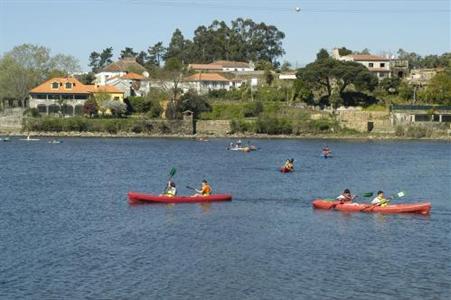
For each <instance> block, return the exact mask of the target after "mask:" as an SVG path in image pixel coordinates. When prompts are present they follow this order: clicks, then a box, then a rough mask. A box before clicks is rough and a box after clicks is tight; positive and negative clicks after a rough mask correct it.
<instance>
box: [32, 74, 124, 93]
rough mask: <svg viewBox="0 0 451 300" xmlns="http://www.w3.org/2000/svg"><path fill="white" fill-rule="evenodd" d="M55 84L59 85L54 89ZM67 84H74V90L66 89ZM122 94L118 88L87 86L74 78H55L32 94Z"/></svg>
mask: <svg viewBox="0 0 451 300" xmlns="http://www.w3.org/2000/svg"><path fill="white" fill-rule="evenodd" d="M53 83H57V84H58V87H57V88H52V85H53ZM66 83H72V88H70V89H68V88H66ZM99 92H106V93H121V94H123V92H122V91H121V90H119V89H118V88H116V87H114V86H111V85H100V86H99V85H87V84H83V83H81V82H80V81H78V80H77V79H76V78H74V77H55V78H52V79H49V80H47V81H45V82H44V83H41V84H40V85H38V86H37V87H35V88H33V89H32V90H31V91H30V93H39V94H40V93H46V94H91V93H99Z"/></svg>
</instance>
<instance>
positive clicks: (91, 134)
mask: <svg viewBox="0 0 451 300" xmlns="http://www.w3.org/2000/svg"><path fill="white" fill-rule="evenodd" d="M28 135H29V136H32V137H51V138H64V137H80V138H172V139H173V138H179V139H204V140H205V139H216V138H218V139H245V140H248V139H250V140H256V139H325V140H326V139H334V140H431V141H434V140H438V141H451V136H449V135H436V136H435V135H434V136H432V137H422V138H415V137H406V136H396V135H395V134H382V133H378V134H374V133H371V134H370V133H354V134H332V133H330V134H302V135H269V134H226V135H222V134H214V135H203V134H202V135H200V134H194V135H187V134H148V133H132V132H117V133H114V134H112V133H106V132H74V131H66V132H33V131H30V132H27V133H24V132H7V133H2V132H0V137H26V136H28Z"/></svg>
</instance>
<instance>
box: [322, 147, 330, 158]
mask: <svg viewBox="0 0 451 300" xmlns="http://www.w3.org/2000/svg"><path fill="white" fill-rule="evenodd" d="M330 153H331V151H330V149H329V147H328V146H327V145H326V146H324V147H323V156H324V157H326V158H327V157H328V156H329V155H330Z"/></svg>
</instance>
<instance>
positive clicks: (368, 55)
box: [349, 54, 390, 61]
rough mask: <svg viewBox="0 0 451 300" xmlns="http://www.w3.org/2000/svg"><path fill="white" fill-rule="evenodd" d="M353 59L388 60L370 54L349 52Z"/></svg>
mask: <svg viewBox="0 0 451 300" xmlns="http://www.w3.org/2000/svg"><path fill="white" fill-rule="evenodd" d="M349 56H350V57H352V59H353V60H354V61H389V60H390V59H388V58H385V57H382V56H378V55H372V54H351V55H349Z"/></svg>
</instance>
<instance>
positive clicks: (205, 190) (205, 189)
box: [201, 184, 211, 196]
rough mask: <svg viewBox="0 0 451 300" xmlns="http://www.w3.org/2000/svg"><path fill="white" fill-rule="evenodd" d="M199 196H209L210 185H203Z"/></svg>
mask: <svg viewBox="0 0 451 300" xmlns="http://www.w3.org/2000/svg"><path fill="white" fill-rule="evenodd" d="M201 194H202V195H203V196H209V195H210V194H211V187H210V185H208V184H206V185H204V186H203V187H202V190H201Z"/></svg>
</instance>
